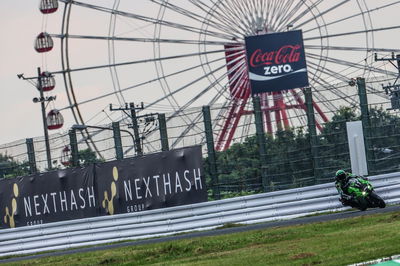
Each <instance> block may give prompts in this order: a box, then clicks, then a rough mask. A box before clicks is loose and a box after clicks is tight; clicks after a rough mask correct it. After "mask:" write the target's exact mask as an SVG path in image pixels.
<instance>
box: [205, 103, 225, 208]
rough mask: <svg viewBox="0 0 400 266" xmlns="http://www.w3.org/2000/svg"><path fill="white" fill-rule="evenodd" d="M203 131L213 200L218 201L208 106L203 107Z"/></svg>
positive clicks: (218, 192) (216, 173)
mask: <svg viewBox="0 0 400 266" xmlns="http://www.w3.org/2000/svg"><path fill="white" fill-rule="evenodd" d="M203 117H204V129H205V133H206V142H207V152H208V162H209V166H210V175H211V182H212V193H213V198H214V199H217V200H218V199H220V198H221V194H220V190H219V180H218V170H217V156H216V154H215V149H214V136H213V132H212V123H211V112H210V107H209V106H203Z"/></svg>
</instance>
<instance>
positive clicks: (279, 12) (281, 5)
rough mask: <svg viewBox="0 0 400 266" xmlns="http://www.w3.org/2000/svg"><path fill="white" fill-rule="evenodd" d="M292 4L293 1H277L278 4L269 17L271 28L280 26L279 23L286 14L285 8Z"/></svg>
mask: <svg viewBox="0 0 400 266" xmlns="http://www.w3.org/2000/svg"><path fill="white" fill-rule="evenodd" d="M292 5H293V1H289V2H287V1H279V2H278V4H276V5H275V6H276V8H275V10H274V11H273V13H272V16H275V17H272V18H271V28H272V29H278V28H279V27H280V23H281V21H282V19H283V18H284V16H285V14H287V10H289V9H290V8H291V6H292Z"/></svg>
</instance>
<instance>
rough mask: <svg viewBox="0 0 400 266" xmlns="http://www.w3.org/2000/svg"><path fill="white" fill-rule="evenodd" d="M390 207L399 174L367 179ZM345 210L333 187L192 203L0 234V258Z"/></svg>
mask: <svg viewBox="0 0 400 266" xmlns="http://www.w3.org/2000/svg"><path fill="white" fill-rule="evenodd" d="M370 180H371V182H372V183H373V185H374V186H375V188H376V191H377V192H378V194H379V195H381V196H382V197H383V198H384V199H385V201H386V202H387V203H388V204H397V203H400V173H392V174H385V175H380V176H373V177H370ZM339 209H343V207H342V205H341V204H340V202H339V201H338V195H337V191H336V189H335V187H334V185H333V183H329V184H322V185H316V186H311V187H304V188H296V189H289V190H282V191H275V192H270V193H263V194H257V195H251V196H244V197H236V198H231V199H225V200H218V201H211V202H205V203H199V204H194V205H185V206H178V207H172V208H165V209H157V210H150V211H144V212H136V213H127V214H119V215H113V216H101V217H95V218H88V219H80V220H71V221H64V222H56V223H49V224H42V225H35V226H26V227H20V228H12V229H3V230H0V256H5V255H15V254H27V253H36V252H41V251H50V250H57V249H66V248H76V247H80V246H88V245H96V244H102V243H111V242H115V241H122V240H131V239H143V238H150V237H156V236H165V235H171V234H176V233H181V232H188V231H194V230H207V229H212V228H215V227H218V226H221V225H224V224H227V223H243V224H251V223H260V222H266V221H273V220H282V219H291V218H295V217H300V216H304V215H309V214H313V213H318V212H328V211H335V210H339Z"/></svg>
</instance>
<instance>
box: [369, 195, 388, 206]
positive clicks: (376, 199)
mask: <svg viewBox="0 0 400 266" xmlns="http://www.w3.org/2000/svg"><path fill="white" fill-rule="evenodd" d="M368 198H369V202H371V204H372V205H373V206H372V207H379V208H385V207H386V203H385V201H384V200H383V199H382V198H381V197H380V196H378V194H376V193H375V192H374V191H372V192H371V194H369V197H368Z"/></svg>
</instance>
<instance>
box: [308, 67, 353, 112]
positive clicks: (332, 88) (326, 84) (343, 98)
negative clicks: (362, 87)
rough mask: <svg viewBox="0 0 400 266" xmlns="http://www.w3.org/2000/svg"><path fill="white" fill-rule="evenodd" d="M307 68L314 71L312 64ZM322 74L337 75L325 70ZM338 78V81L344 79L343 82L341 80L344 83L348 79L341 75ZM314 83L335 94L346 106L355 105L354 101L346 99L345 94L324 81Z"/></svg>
mask: <svg viewBox="0 0 400 266" xmlns="http://www.w3.org/2000/svg"><path fill="white" fill-rule="evenodd" d="M309 67H310V68H312V69H315V68H314V66H313V64H311V65H309ZM322 72H323V73H324V74H327V75H337V73H332V71H329V70H327V69H325V70H324V71H322ZM338 76H339V79H344V80H342V81H344V82H346V81H348V80H349V79H348V78H347V79H346V77H343V76H341V75H338ZM314 82H315V83H317V84H318V85H320V86H322V87H324V88H325V89H327V90H330V91H332V92H335V94H336V95H338V96H340V97H341V98H342V100H343V101H345V102H347V103H348V104H350V105H352V104H354V103H356V102H355V101H352V99H351V98H350V97H348V96H347V95H346V94H345V93H343V92H342V91H340V90H338V89H337V88H336V87H335V86H332V84H330V83H328V81H326V80H325V79H321V82H320V81H319V80H314Z"/></svg>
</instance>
